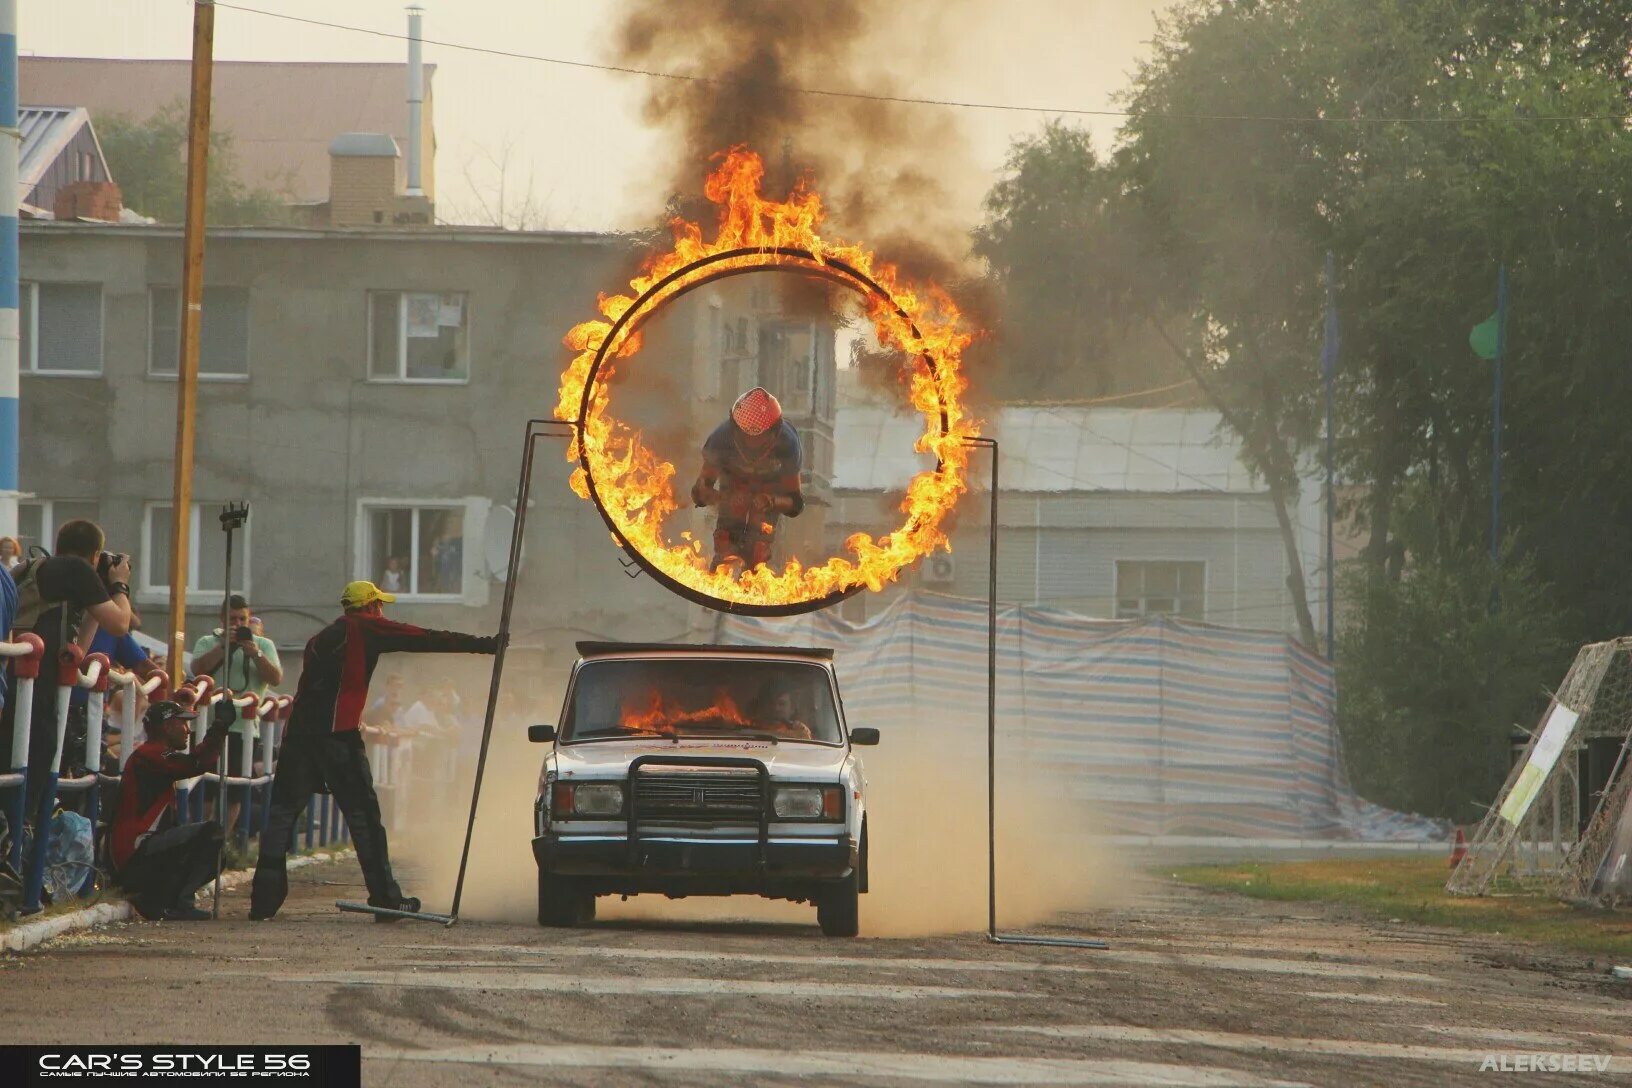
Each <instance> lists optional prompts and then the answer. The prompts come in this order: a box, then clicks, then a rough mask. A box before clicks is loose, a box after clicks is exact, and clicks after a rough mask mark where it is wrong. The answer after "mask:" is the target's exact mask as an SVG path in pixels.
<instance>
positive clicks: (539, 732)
mask: <svg viewBox="0 0 1632 1088" xmlns="http://www.w3.org/2000/svg"><path fill="white" fill-rule="evenodd" d="M527 739H528V740H530V741H532V742H533V743H534V744H548V743H550V742H551V741H553V740H554V739H555V726H553V725H529V726H528V727H527Z"/></svg>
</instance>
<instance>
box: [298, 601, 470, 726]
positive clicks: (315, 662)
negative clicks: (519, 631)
mask: <svg viewBox="0 0 1632 1088" xmlns="http://www.w3.org/2000/svg"><path fill="white" fill-rule="evenodd" d="M497 651H498V639H496V638H493V637H492V636H484V635H466V634H461V633H460V632H458V631H428V630H426V629H425V628H423V627H415V626H414V625H413V624H411V623H397V622H396V621H395V620H388V619H386V618H385V617H384V616H376V615H372V614H370V613H363V612H349V613H347V614H346V615H344V616H341V617H340V618H339V619H337V620H335V621H334V622H333V623H331V624H329V625H328V626H327V627H325V628H323V630H321V631H319V632H318V633H317V634H315V635H313V636H312V637H311V640H310V641H309V642H307V643H306V656H305V660H304V664H303V665H302V667H301V671H300V685H299V687H297V688H296V689H295V705H294V707H293V708H291V710H290V711H289V734H290V735H291V736H294V735H296V734H306V735H309V734H312V733H351V732H355V731H356V730H357V726H358V725H359V724H360V723H361V721H362V717H363V706H364V704H365V703H366V702H367V700H368V682H369V680H370V679H371V678H372V677H373V676H374V666H375V665H376V664H378V663H379V660H380V655H381V654H389V653H419V654H457V653H465V654H491V653H496V652H497Z"/></svg>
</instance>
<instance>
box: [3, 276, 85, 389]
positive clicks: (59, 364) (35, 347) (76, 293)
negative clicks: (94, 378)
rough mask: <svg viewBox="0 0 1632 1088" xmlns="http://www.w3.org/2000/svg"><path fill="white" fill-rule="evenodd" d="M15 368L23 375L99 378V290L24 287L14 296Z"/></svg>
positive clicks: (67, 286)
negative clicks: (18, 367) (16, 335)
mask: <svg viewBox="0 0 1632 1088" xmlns="http://www.w3.org/2000/svg"><path fill="white" fill-rule="evenodd" d="M18 309H19V312H18V315H17V321H18V340H19V343H18V352H19V365H20V366H21V368H22V369H23V370H24V371H25V372H28V373H34V374H69V375H75V376H80V377H84V376H87V375H99V374H101V373H102V285H101V284H100V283H28V282H24V283H21V284H19V292H18Z"/></svg>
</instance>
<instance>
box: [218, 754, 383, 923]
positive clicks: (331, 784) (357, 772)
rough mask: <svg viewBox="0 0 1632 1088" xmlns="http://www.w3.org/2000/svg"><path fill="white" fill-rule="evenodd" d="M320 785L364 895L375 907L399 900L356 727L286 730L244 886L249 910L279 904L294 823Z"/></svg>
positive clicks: (270, 909)
mask: <svg viewBox="0 0 1632 1088" xmlns="http://www.w3.org/2000/svg"><path fill="white" fill-rule="evenodd" d="M325 787H327V792H328V793H331V794H333V795H334V800H335V802H336V803H337V804H338V805H339V806H340V813H341V815H343V816H344V817H345V818H346V825H347V826H348V827H349V828H350V830H351V844H352V846H353V847H354V848H355V849H356V851H357V862H358V864H359V865H361V866H362V868H363V879H364V880H365V881H366V882H367V883H368V901H369V902H370V903H372V904H374V905H375V906H381V907H395V906H397V905H398V904H399V903H401V902H402V889H401V888H399V887H398V886H397V881H396V878H395V877H394V876H392V875H391V855H390V851H389V849H388V848H387V846H386V841H385V827H384V826H383V825H382V824H381V823H380V799H379V798H378V797H377V796H375V794H374V777H373V775H372V774H370V773H369V769H368V754H367V753H366V751H365V750H364V749H363V738H362V736H361V735H360V734H358V733H356V732H346V733H320V734H318V735H316V736H302V735H298V734H290V735H289V736H288V737H286V738H284V742H283V750H282V751H281V752H280V753H279V755H278V769H277V773H276V774H274V775H273V778H272V809H271V812H270V813H269V814H268V816H267V823H266V830H265V831H264V832H262V834H261V857H260V860H259V861H258V862H257V863H256V865H255V883H254V886H253V887H252V888H251V890H250V897H249V909H250V911H251V912H252V913H254V914H255V915H257V916H259V917H270V916H271V915H273V914H276V913H277V911H278V908H279V907H281V906H283V901H284V899H285V897H287V896H288V894H289V875H288V868H287V866H288V857H289V848H290V846H291V845H292V844H293V842H294V837H295V823H296V821H297V820H299V819H300V814H301V813H302V812H303V811H305V808H306V802H307V801H308V800H309V799H310V798H311V795H312V794H314V793H320V792H324V790H325Z"/></svg>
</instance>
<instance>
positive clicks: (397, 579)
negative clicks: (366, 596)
mask: <svg viewBox="0 0 1632 1088" xmlns="http://www.w3.org/2000/svg"><path fill="white" fill-rule="evenodd" d="M405 565H406V564H404V563H403V561H402V557H401V556H396V555H393V556H391V557H390V558H389V559H387V560H386V561H385V570H383V571H382V572H380V588H381V589H383V590H385V591H386V592H387V593H401V592H403V590H404V588H405V587H404V586H403V584H402V568H403V567H404V566H405Z"/></svg>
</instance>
